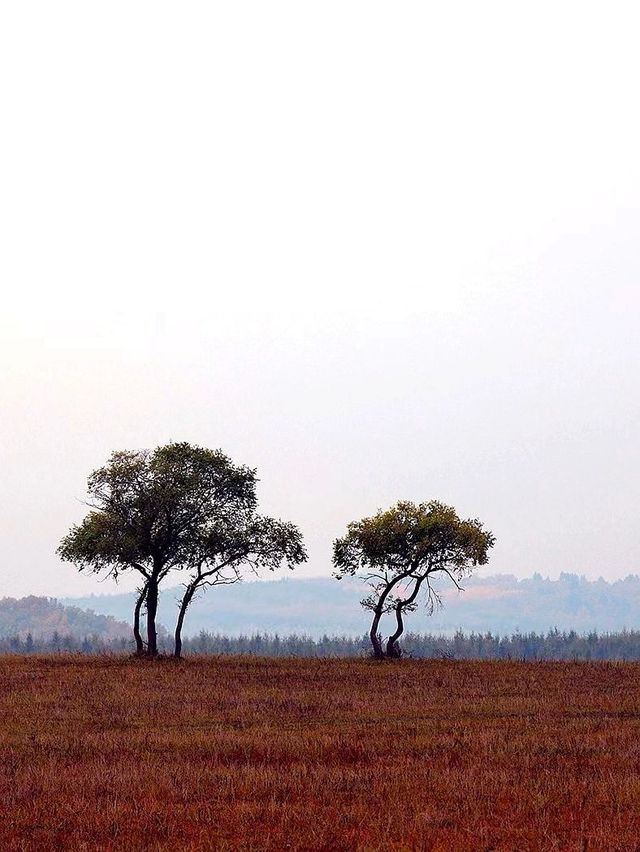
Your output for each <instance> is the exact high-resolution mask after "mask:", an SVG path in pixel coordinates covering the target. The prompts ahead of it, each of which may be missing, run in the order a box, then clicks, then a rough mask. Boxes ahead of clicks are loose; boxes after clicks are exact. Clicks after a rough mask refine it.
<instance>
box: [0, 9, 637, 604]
mask: <svg viewBox="0 0 640 852" xmlns="http://www.w3.org/2000/svg"><path fill="white" fill-rule="evenodd" d="M639 23H640V19H639V18H638V16H637V14H636V11H635V4H632V3H629V4H622V3H608V4H604V3H594V4H589V3H583V2H582V3H577V2H576V3H563V2H553V3H536V4H522V3H514V2H505V3H492V2H486V3H455V2H453V3H437V4H436V3H431V4H430V3H425V2H419V3H412V2H403V3H379V2H371V0H367V2H349V0H340V2H327V0H325V2H323V3H308V2H300V0H295V2H286V3H285V2H276V1H274V2H270V3H264V2H256V3H248V2H234V3H211V2H207V3H197V2H193V3H189V4H178V3H165V2H157V1H156V2H153V3H151V2H131V0H127V2H110V3H108V4H96V3H87V2H86V0H83V2H77V3H69V2H60V3H55V4H52V3H35V2H25V3H13V4H3V6H2V9H1V11H0V87H1V88H0V115H1V116H2V123H3V131H2V134H1V135H0V226H1V234H2V247H1V251H0V282H1V285H2V303H1V309H0V358H1V362H2V371H1V374H0V394H1V396H0V403H1V421H0V596H2V595H22V594H27V593H30V592H34V593H46V594H51V595H59V596H62V595H65V594H72V593H75V592H79V593H81V592H86V591H90V590H100V591H106V590H111V589H112V588H113V587H112V585H111V584H109V583H107V584H98V583H96V582H95V581H94V580H92V579H90V578H87V579H85V578H83V577H79V576H77V574H76V572H75V570H74V569H73V568H72V567H69V566H63V565H61V564H59V562H58V561H57V559H56V557H55V555H54V551H55V548H56V545H57V543H58V541H59V539H60V538H61V536H62V535H63V534H64V533H65V531H66V530H67V528H68V527H69V525H70V524H71V523H72V522H74V521H76V520H78V519H79V518H80V517H81V515H82V512H83V508H82V506H81V504H80V503H79V502H78V500H79V499H80V498H82V497H83V495H84V485H85V481H86V477H87V475H88V473H89V472H90V471H91V470H92V469H93V468H95V467H97V466H98V465H100V464H101V463H102V462H103V461H104V460H105V459H106V458H107V456H108V454H109V453H110V452H111V450H113V449H120V448H123V449H124V448H139V447H153V446H155V445H157V444H160V443H164V442H166V441H168V440H189V441H193V442H197V443H201V444H204V445H207V446H211V447H221V448H222V449H223V450H225V451H226V452H227V453H229V454H230V455H231V456H232V457H233V458H234V460H236V461H238V462H243V463H247V464H251V465H254V466H257V467H258V469H259V474H260V476H261V479H262V483H261V497H262V508H263V510H264V511H268V512H270V513H273V514H277V515H279V516H281V517H284V518H287V519H290V520H294V521H296V522H297V523H298V524H299V525H300V527H301V528H302V530H303V532H304V534H305V537H306V540H307V544H308V548H309V552H310V563H309V565H308V567H306V568H305V569H303V570H301V571H300V574H326V573H329V571H330V552H331V542H332V540H333V538H335V537H336V536H337V535H340V534H341V533H342V532H343V530H344V527H345V525H346V523H347V522H348V521H349V520H351V519H354V518H358V517H361V516H362V515H364V514H368V513H371V512H373V511H375V510H376V508H378V507H381V506H386V505H388V504H390V503H392V502H394V501H396V500H397V499H400V498H408V499H414V500H421V499H429V498H432V497H438V498H440V499H443V500H446V501H448V502H451V503H452V504H453V505H455V506H456V507H457V508H458V509H459V510H460V512H462V513H464V514H467V515H474V516H479V517H480V518H482V519H483V520H484V521H485V522H486V523H487V525H488V526H489V527H490V528H491V529H492V530H493V531H494V532H495V534H496V535H497V537H498V544H497V546H496V548H495V550H494V555H493V558H492V561H491V564H490V566H489V567H488V569H487V571H491V572H495V571H508V572H512V573H515V574H517V575H520V576H525V575H527V574H530V573H532V572H533V571H536V570H538V571H541V572H542V573H543V574H547V573H548V574H551V575H556V574H558V573H559V572H560V571H562V570H566V571H576V572H580V573H584V574H586V575H588V576H592V577H595V576H598V575H600V574H602V575H604V576H605V577H607V578H614V577H618V576H623V575H625V574H627V573H630V572H635V571H638V570H640V546H639V545H638V536H637V514H638V507H639V505H640V499H639V498H640V453H639V450H638V422H639V415H640V404H639V403H640V394H639V391H638V379H637V376H638V368H639V366H640V364H639V360H640V359H639V346H638V342H637V337H638V319H639V317H638V313H639V310H638V309H639V308H640V288H639V286H638V284H639V280H640V256H639V252H638V246H639V245H640V239H639V238H640V157H639V155H638V152H639V151H640V114H639V112H638V109H637V87H638V79H640V54H639V53H638V50H637V33H638V24H639Z"/></svg>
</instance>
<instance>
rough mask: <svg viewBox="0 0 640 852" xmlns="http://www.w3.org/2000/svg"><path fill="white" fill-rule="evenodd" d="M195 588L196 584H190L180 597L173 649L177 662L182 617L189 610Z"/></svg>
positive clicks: (180, 654)
mask: <svg viewBox="0 0 640 852" xmlns="http://www.w3.org/2000/svg"><path fill="white" fill-rule="evenodd" d="M197 588H198V584H197V583H191V584H190V585H189V586H187V588H186V590H185V593H184V595H183V596H182V600H181V601H180V611H179V612H178V621H177V622H176V632H175V637H174V648H173V656H174V657H176V659H178V660H179V659H180V657H181V656H182V625H183V624H184V617H185V615H186V614H187V609H188V608H189V604H190V603H191V600H192V598H193V596H194V594H195V591H196V589H197Z"/></svg>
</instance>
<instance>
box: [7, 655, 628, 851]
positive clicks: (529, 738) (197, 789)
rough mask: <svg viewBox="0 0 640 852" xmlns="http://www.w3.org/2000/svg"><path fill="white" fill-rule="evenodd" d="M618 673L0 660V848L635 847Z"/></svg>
mask: <svg viewBox="0 0 640 852" xmlns="http://www.w3.org/2000/svg"><path fill="white" fill-rule="evenodd" d="M639 673H640V667H638V666H636V665H633V664H588V663H579V664H562V663H516V662H513V663H504V662H502V663H488V662H483V663H466V662H460V663H456V662H412V661H402V662H400V663H396V664H385V663H383V664H377V663H374V662H372V661H368V660H358V661H354V660H273V659H271V660H264V659H251V658H237V657H236V658H226V659H225V658H221V659H201V660H187V661H185V662H184V663H182V664H175V663H173V662H170V661H158V662H155V663H150V662H139V661H131V660H120V659H96V658H68V657H67V658H64V657H60V658H56V659H52V658H39V659H38V658H8V657H5V658H2V659H0V689H1V692H0V752H1V755H0V756H1V763H0V796H1V798H0V808H1V810H0V848H1V849H2V850H9V849H38V850H41V849H42V850H47V849H53V848H57V849H60V848H72V849H94V848H100V849H113V848H118V849H146V848H151V849H200V848H215V849H225V850H237V849H256V850H257V849H271V850H275V849H278V850H280V849H317V850H319V849H323V850H339V849H367V850H382V849H384V850H386V849H416V848H419V849H439V850H452V849H460V850H467V849H468V850H471V849H473V850H476V849H486V850H488V849H495V850H507V849H509V850H512V849H518V850H529V849H531V850H533V849H536V850H537V849H576V850H585V849H588V850H595V849H603V850H604V849H607V850H612V849H620V850H622V849H624V850H628V849H638V848H640V775H639V770H640V677H639Z"/></svg>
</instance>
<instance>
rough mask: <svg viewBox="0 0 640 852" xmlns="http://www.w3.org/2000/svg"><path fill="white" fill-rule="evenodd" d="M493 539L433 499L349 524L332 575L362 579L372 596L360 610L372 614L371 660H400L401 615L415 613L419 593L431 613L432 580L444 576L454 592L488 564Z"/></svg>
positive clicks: (338, 542)
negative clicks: (388, 626) (384, 628)
mask: <svg viewBox="0 0 640 852" xmlns="http://www.w3.org/2000/svg"><path fill="white" fill-rule="evenodd" d="M494 542H495V539H494V537H493V535H492V534H491V533H490V532H488V531H487V530H485V529H484V528H483V526H482V524H481V523H480V521H478V520H475V519H474V520H461V519H460V518H459V517H458V514H457V512H456V511H455V509H453V508H451V507H450V506H446V505H445V504H444V503H440V502H439V501H437V500H432V501H431V502H428V503H419V504H417V505H416V504H415V503H411V502H408V501H401V502H399V503H397V504H396V505H395V506H393V507H392V508H390V509H387V510H386V511H382V510H380V511H379V512H378V513H377V514H376V515H374V516H373V517H370V518H363V519H362V520H361V521H354V522H353V523H351V524H349V526H348V528H347V534H346V535H345V536H344V537H343V538H339V539H337V540H336V541H335V542H334V547H333V565H334V567H335V569H336V571H335V574H334V576H335V577H336V578H337V579H338V580H341V579H342V578H343V577H346V576H352V577H358V578H360V579H361V580H363V581H364V582H365V583H366V584H367V585H369V587H370V588H371V593H370V594H369V595H367V596H366V597H365V598H364V599H363V600H362V602H361V603H362V606H363V607H364V608H365V609H367V610H369V611H371V612H372V613H373V619H372V622H371V628H370V631H369V637H370V639H371V644H372V647H373V654H374V656H375V657H376V659H384V658H385V657H399V656H400V654H401V650H400V645H399V640H400V637H401V636H402V633H403V631H404V615H405V614H406V613H407V612H411V611H413V610H415V609H416V608H417V606H418V604H419V597H420V593H421V592H423V595H424V597H425V599H426V606H427V608H428V610H429V611H430V612H433V609H434V606H435V605H436V604H439V603H441V601H440V597H439V595H438V592H437V590H436V589H435V588H434V586H433V584H432V581H433V579H434V578H435V577H436V576H445V577H448V578H449V580H450V581H451V582H452V583H453V584H454V585H455V586H456V587H457V588H461V587H460V581H461V580H463V579H464V578H465V577H467V576H468V575H469V574H470V573H471V572H472V570H473V568H474V567H475V566H477V565H484V564H486V562H487V561H488V552H489V549H490V548H491V547H493V544H494ZM391 612H393V613H394V615H395V619H396V628H395V630H394V632H393V633H392V634H391V635H390V636H389V638H388V640H387V643H386V648H385V647H384V645H383V642H382V637H381V635H380V632H379V631H380V622H381V620H382V617H383V616H384V615H385V613H391Z"/></svg>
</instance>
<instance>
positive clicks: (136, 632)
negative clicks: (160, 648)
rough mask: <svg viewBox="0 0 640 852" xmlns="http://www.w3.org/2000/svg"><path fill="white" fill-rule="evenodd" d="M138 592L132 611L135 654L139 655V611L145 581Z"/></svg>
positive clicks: (142, 645)
mask: <svg viewBox="0 0 640 852" xmlns="http://www.w3.org/2000/svg"><path fill="white" fill-rule="evenodd" d="M139 592H140V594H139V595H138V600H137V601H136V607H135V609H134V611H133V638H134V639H135V640H136V654H137V655H138V656H139V657H141V656H142V655H143V654H144V642H143V640H142V634H141V633H140V611H141V610H142V604H143V603H144V601H145V598H146V597H147V583H146V582H145V584H144V586H143V587H142V589H139Z"/></svg>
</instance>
